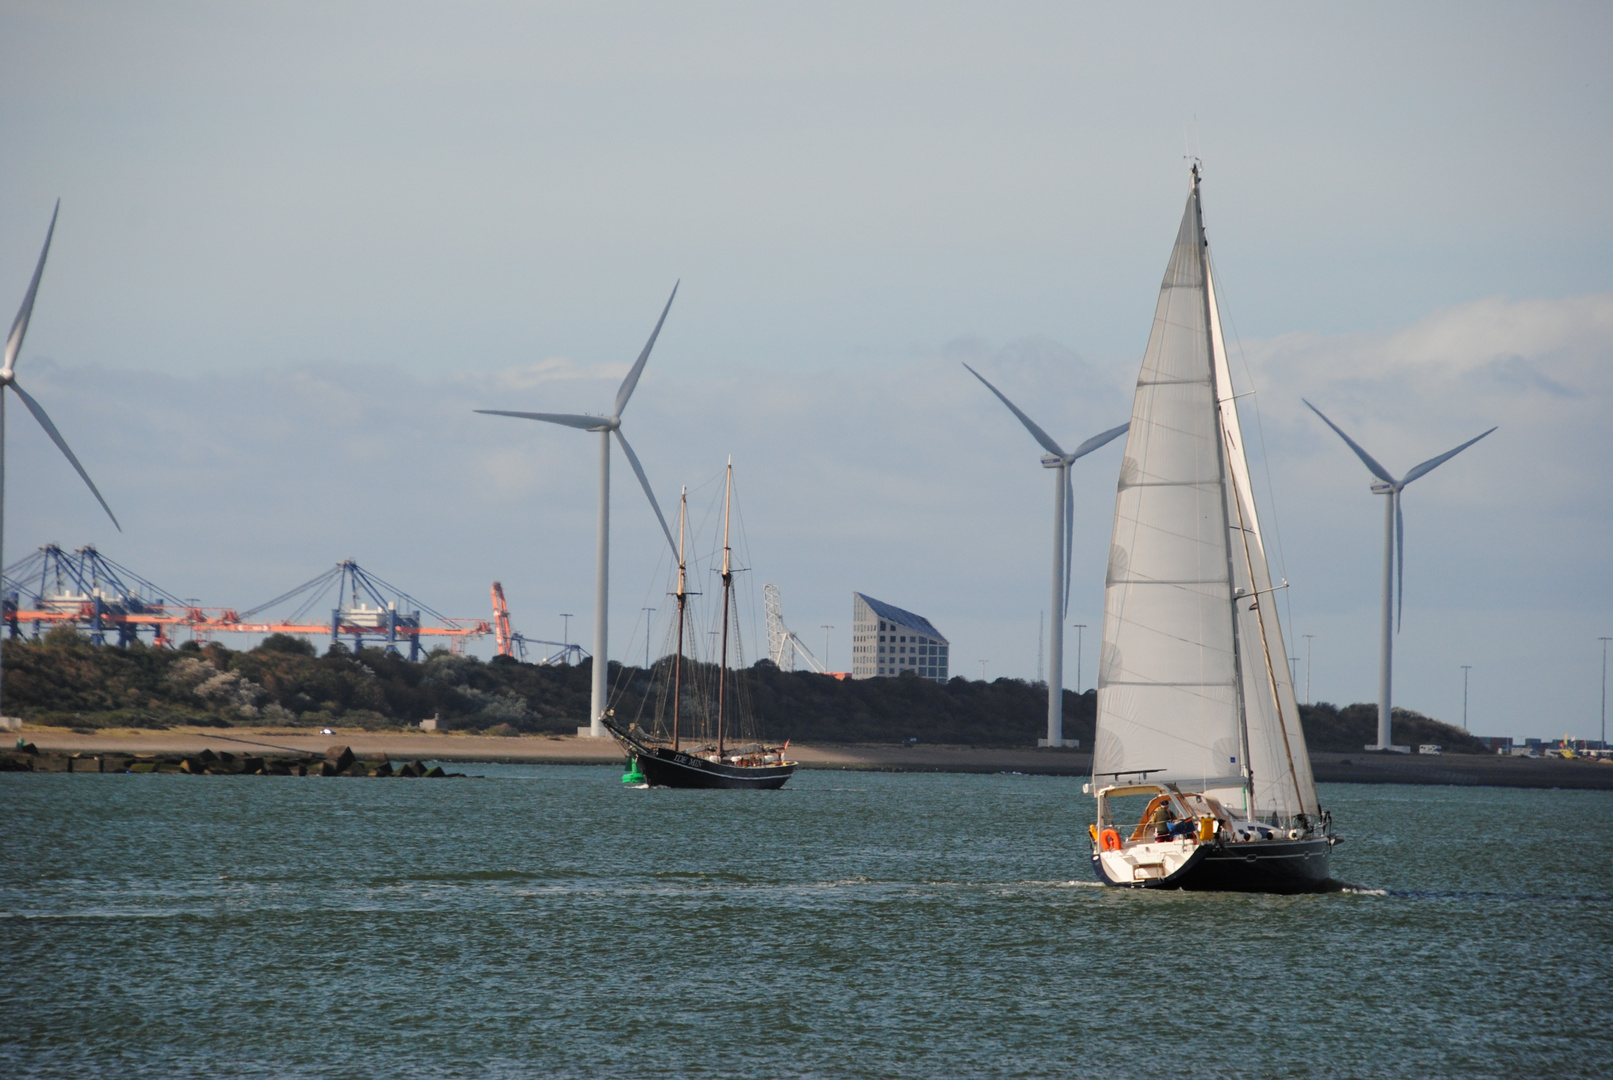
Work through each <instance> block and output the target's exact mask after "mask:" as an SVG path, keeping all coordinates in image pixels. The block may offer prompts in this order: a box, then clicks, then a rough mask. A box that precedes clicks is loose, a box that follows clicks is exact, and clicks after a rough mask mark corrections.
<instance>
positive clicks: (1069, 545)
mask: <svg viewBox="0 0 1613 1080" xmlns="http://www.w3.org/2000/svg"><path fill="white" fill-rule="evenodd" d="M1074 551H1075V485H1074V484H1073V483H1071V482H1070V469H1069V466H1065V468H1064V610H1063V614H1062V617H1063V618H1069V616H1070V556H1071V554H1073V553H1074Z"/></svg>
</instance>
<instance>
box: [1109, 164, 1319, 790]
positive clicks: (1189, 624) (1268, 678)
mask: <svg viewBox="0 0 1613 1080" xmlns="http://www.w3.org/2000/svg"><path fill="white" fill-rule="evenodd" d="M1233 398H1234V395H1233V392H1232V387H1231V380H1230V378H1229V376H1228V372H1227V364H1226V356H1225V348H1224V345H1223V344H1222V342H1221V334H1220V326H1219V316H1218V315H1217V313H1216V309H1215V304H1214V296H1213V286H1212V283H1211V281H1210V279H1209V260H1208V257H1207V255H1206V252H1205V248H1204V231H1203V219H1202V216H1201V210H1200V205H1199V192H1198V183H1197V177H1196V175H1195V179H1194V184H1193V189H1192V191H1191V192H1190V194H1189V196H1188V201H1187V207H1186V210H1185V211H1184V213H1183V215H1182V224H1181V228H1180V229H1179V230H1178V232H1177V236H1176V244H1175V247H1174V248H1173V249H1172V251H1171V257H1170V262H1169V264H1168V265H1167V267H1166V269H1165V279H1164V281H1163V282H1162V283H1161V285H1160V294H1159V303H1158V305H1157V307H1156V309H1155V312H1154V325H1153V329H1152V331H1151V333H1150V334H1149V338H1148V348H1147V350H1146V351H1145V352H1144V354H1143V362H1142V369H1141V371H1140V372H1139V373H1138V377H1137V391H1136V396H1135V398H1134V399H1133V404H1132V416H1131V429H1130V431H1129V432H1128V434H1127V437H1126V451H1125V457H1124V460H1123V462H1122V464H1121V469H1120V482H1119V485H1118V490H1117V492H1116V495H1115V522H1114V534H1113V540H1112V543H1111V546H1110V554H1109V572H1108V578H1107V582H1106V590H1105V595H1104V629H1103V652H1102V657H1101V659H1100V662H1099V671H1098V725H1097V740H1096V746H1095V747H1094V757H1093V764H1092V770H1093V778H1094V779H1095V780H1096V781H1098V782H1099V783H1100V784H1104V783H1111V782H1115V781H1126V780H1132V779H1137V780H1147V781H1149V782H1153V783H1177V784H1181V785H1184V786H1188V785H1191V787H1192V788H1193V789H1194V790H1198V791H1203V792H1205V793H1207V794H1210V795H1213V796H1214V797H1216V798H1218V799H1220V800H1221V801H1222V802H1223V803H1224V804H1225V805H1227V806H1228V807H1229V808H1234V809H1238V810H1243V811H1246V812H1249V813H1254V814H1260V815H1262V816H1264V815H1269V814H1272V813H1276V814H1278V815H1280V816H1282V817H1285V818H1286V817H1292V816H1295V815H1298V814H1314V813H1315V810H1316V796H1315V788H1314V785H1313V784H1312V782H1311V776H1310V768H1309V762H1308V759H1307V758H1306V755H1305V744H1304V736H1303V735H1302V734H1301V732H1300V730H1299V712H1298V708H1297V706H1296V705H1295V702H1294V693H1293V687H1292V686H1291V685H1290V680H1289V677H1288V666H1287V660H1286V657H1287V651H1286V649H1285V648H1284V646H1283V644H1282V630H1281V627H1280V626H1279V625H1278V623H1277V618H1276V608H1277V605H1276V604H1275V603H1274V602H1273V600H1272V594H1271V581H1270V571H1269V569H1268V568H1267V566H1266V558H1265V550H1264V546H1263V545H1262V543H1261V537H1260V529H1259V523H1258V520H1257V518H1256V516H1255V506H1254V500H1253V497H1252V495H1251V493H1250V489H1249V483H1248V464H1247V461H1246V460H1245V458H1244V453H1243V440H1242V434H1241V431H1240V429H1239V425H1238V422H1237V411H1236V405H1235V402H1234V400H1233ZM1251 781H1252V782H1251Z"/></svg>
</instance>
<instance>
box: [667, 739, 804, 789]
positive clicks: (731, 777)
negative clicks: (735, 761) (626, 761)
mask: <svg viewBox="0 0 1613 1080" xmlns="http://www.w3.org/2000/svg"><path fill="white" fill-rule="evenodd" d="M637 753H638V767H639V771H640V772H642V773H643V774H644V779H645V780H646V781H647V782H648V783H649V785H650V786H651V787H672V788H754V789H757V790H769V789H773V788H781V787H783V786H784V782H785V781H786V780H788V779H789V778H790V777H791V776H793V775H794V774H795V763H794V762H789V763H786V764H783V765H753V766H741V765H721V764H718V763H717V762H714V761H706V760H705V759H703V758H697V757H690V756H689V755H688V754H684V753H680V752H678V751H676V750H672V749H670V748H669V747H665V746H657V747H654V748H641V749H639V750H638V751H637Z"/></svg>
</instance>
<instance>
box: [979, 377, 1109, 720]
mask: <svg viewBox="0 0 1613 1080" xmlns="http://www.w3.org/2000/svg"><path fill="white" fill-rule="evenodd" d="M963 366H964V367H965V368H968V370H969V374H971V375H973V376H974V377H975V378H977V379H979V380H980V381H981V382H982V383H985V385H986V389H987V390H990V391H991V392H992V393H993V394H996V395H997V398H998V400H999V401H1001V402H1002V403H1003V404H1004V405H1007V406H1008V409H1009V411H1010V412H1012V413H1013V414H1014V415H1015V416H1017V417H1019V422H1020V423H1021V424H1024V425H1025V430H1026V431H1029V432H1030V433H1031V437H1032V438H1034V439H1035V440H1036V441H1037V442H1039V443H1041V444H1042V448H1043V449H1044V450H1046V451H1047V453H1046V454H1043V455H1042V468H1044V469H1057V470H1058V472H1059V475H1058V478H1057V479H1058V483H1057V484H1056V485H1055V486H1054V488H1053V610H1054V611H1055V612H1057V613H1058V614H1057V615H1055V616H1054V618H1053V634H1052V640H1051V641H1049V642H1048V660H1047V745H1048V746H1063V745H1064V619H1065V617H1066V616H1067V615H1069V613H1070V548H1071V545H1072V544H1073V543H1074V542H1075V491H1074V490H1073V487H1072V485H1071V483H1070V466H1071V465H1073V464H1074V463H1075V461H1076V459H1077V458H1083V457H1086V455H1088V454H1090V453H1092V451H1094V450H1096V449H1098V447H1100V446H1102V445H1104V444H1105V443H1107V442H1109V441H1110V440H1112V439H1115V438H1118V437H1119V436H1121V435H1124V434H1125V433H1126V429H1127V428H1129V427H1130V426H1131V423H1130V421H1127V422H1126V423H1124V424H1121V425H1120V426H1119V427H1116V428H1110V429H1109V430H1108V431H1105V432H1103V433H1102V434H1099V435H1094V436H1092V438H1090V439H1088V440H1087V441H1086V442H1084V443H1082V444H1081V445H1080V446H1077V447H1076V448H1075V452H1074V453H1070V454H1066V453H1065V452H1064V450H1063V449H1062V448H1061V447H1060V446H1059V444H1058V443H1056V442H1054V441H1053V439H1052V437H1051V436H1049V435H1048V433H1047V432H1045V431H1043V430H1042V429H1041V428H1039V427H1037V426H1036V422H1035V421H1034V420H1032V419H1031V418H1030V417H1028V416H1026V415H1025V414H1024V413H1023V412H1021V411H1020V410H1019V406H1017V405H1015V404H1014V403H1013V402H1012V401H1009V400H1008V399H1007V398H1006V397H1004V396H1003V392H1002V391H1001V390H999V389H997V388H996V387H995V386H993V385H991V383H989V382H986V377H985V376H984V375H982V374H980V372H978V371H976V370H975V369H974V368H972V367H969V365H968V364H965V365H963ZM982 677H983V676H982Z"/></svg>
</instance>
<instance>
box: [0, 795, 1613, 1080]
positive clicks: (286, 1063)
mask: <svg viewBox="0 0 1613 1080" xmlns="http://www.w3.org/2000/svg"><path fill="white" fill-rule="evenodd" d="M467 771H470V772H476V773H482V774H484V776H485V778H484V779H480V780H458V781H412V782H411V781H401V780H388V781H380V780H318V779H303V780H299V779H294V778H263V777H189V776H164V775H152V776H83V775H62V774H54V775H37V776H36V775H28V774H0V809H3V810H4V813H5V822H6V843H5V846H4V850H3V854H0V932H3V934H4V960H3V968H0V1018H3V1023H0V1075H8V1076H35V1075H40V1076H88V1075H132V1074H144V1075H180V1076H304V1075H310V1076H344V1077H346V1076H354V1077H371V1076H374V1077H416V1076H444V1075H448V1076H494V1077H504V1076H606V1075H609V1076H613V1077H630V1076H659V1075H674V1074H676V1075H692V1076H758V1077H774V1076H786V1077H787V1076H823V1077H841V1076H892V1077H896V1076H915V1077H930V1076H1007V1077H1013V1076H1083V1075H1099V1074H1104V1075H1113V1076H1126V1077H1131V1076H1164V1075H1177V1076H1183V1077H1188V1076H1191V1077H1207V1076H1273V1077H1275V1076H1323V1077H1334V1076H1337V1077H1358V1076H1397V1077H1408V1078H1409V1077H1417V1076H1430V1075H1462V1076H1508V1077H1515V1076H1586V1077H1589V1076H1605V1075H1608V1073H1609V1071H1610V1069H1613V1066H1610V1065H1609V1062H1610V1060H1613V1036H1610V1034H1609V1030H1610V1023H1613V1005H1610V1000H1613V839H1610V837H1613V829H1610V826H1613V795H1609V794H1608V793H1606V792H1574V791H1514V790H1505V789H1493V788H1439V787H1417V788H1413V787H1387V786H1381V787H1380V786H1367V785H1332V786H1326V787H1324V789H1323V803H1324V805H1325V806H1328V807H1330V808H1331V809H1332V810H1333V813H1334V819H1335V821H1336V822H1337V824H1338V827H1339V828H1340V831H1341V832H1343V833H1344V834H1345V835H1346V836H1348V837H1349V841H1348V842H1347V843H1346V844H1344V845H1343V846H1342V847H1340V848H1339V849H1338V850H1337V851H1336V852H1335V856H1334V872H1335V874H1336V875H1337V876H1338V877H1340V878H1341V879H1344V880H1346V881H1349V882H1352V883H1354V884H1355V886H1357V887H1356V888H1352V889H1347V890H1344V891H1341V892H1335V893H1330V894H1324V895H1316V896H1299V897H1269V896H1239V895H1201V894H1179V893H1137V892H1129V891H1128V892H1120V891H1116V890H1110V889H1104V888H1100V887H1097V886H1096V885H1094V884H1093V882H1092V874H1091V870H1090V868H1089V867H1088V865H1087V862H1086V841H1085V832H1086V824H1087V822H1088V821H1089V820H1090V808H1091V799H1090V798H1087V797H1084V796H1082V795H1081V785H1080V782H1079V781H1074V780H1067V779H1051V778H1035V777H1024V776H961V775H934V774H926V775H917V774H884V773H849V772H803V773H800V774H798V775H797V776H796V777H795V779H794V780H792V781H791V782H790V785H789V786H788V787H787V788H786V789H785V790H783V791H781V792H678V791H660V790H657V791H646V790H635V789H624V788H623V787H622V785H621V784H620V783H618V781H617V779H616V778H617V775H618V774H619V770H618V769H606V768H579V767H560V766H554V767H543V766H537V767H514V766H509V767H498V766H471V767H468V768H467Z"/></svg>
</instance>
